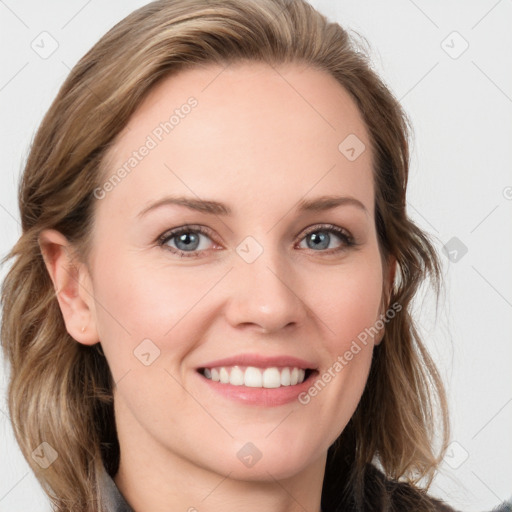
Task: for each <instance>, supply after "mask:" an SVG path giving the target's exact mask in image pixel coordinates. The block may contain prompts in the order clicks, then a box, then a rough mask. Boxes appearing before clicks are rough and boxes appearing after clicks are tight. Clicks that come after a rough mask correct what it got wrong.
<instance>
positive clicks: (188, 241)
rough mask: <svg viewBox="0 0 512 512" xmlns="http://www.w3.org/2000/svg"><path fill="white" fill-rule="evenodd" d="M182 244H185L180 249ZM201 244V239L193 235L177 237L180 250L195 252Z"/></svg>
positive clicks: (177, 245)
mask: <svg viewBox="0 0 512 512" xmlns="http://www.w3.org/2000/svg"><path fill="white" fill-rule="evenodd" d="M180 244H184V245H183V246H181V247H180ZM198 244H199V237H198V236H197V235H196V234H193V233H182V234H181V235H178V236H177V237H176V247H178V249H180V250H195V249H196V248H197V246H198Z"/></svg>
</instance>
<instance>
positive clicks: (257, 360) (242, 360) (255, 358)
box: [199, 354, 316, 370]
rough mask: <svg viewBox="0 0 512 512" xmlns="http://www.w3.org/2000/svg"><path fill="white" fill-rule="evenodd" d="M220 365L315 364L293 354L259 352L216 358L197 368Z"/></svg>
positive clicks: (292, 366)
mask: <svg viewBox="0 0 512 512" xmlns="http://www.w3.org/2000/svg"><path fill="white" fill-rule="evenodd" d="M221 366H255V367H259V368H271V367H282V368H284V367H287V366H288V367H291V368H295V367H296V368H302V369H304V370H308V369H309V370H314V369H316V366H315V364H314V363H312V362H310V361H306V360H305V359H300V358H298V357H293V356H286V355H282V356H262V355H259V354H239V355H236V356H231V357H226V358H224V359H216V360H215V361H210V362H208V363H205V364H203V365H201V366H200V367H199V368H219V367H221Z"/></svg>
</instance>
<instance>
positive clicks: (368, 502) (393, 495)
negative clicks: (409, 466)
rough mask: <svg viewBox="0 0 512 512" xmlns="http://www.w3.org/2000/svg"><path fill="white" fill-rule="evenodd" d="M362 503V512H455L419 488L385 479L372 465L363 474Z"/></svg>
mask: <svg viewBox="0 0 512 512" xmlns="http://www.w3.org/2000/svg"><path fill="white" fill-rule="evenodd" d="M364 501H365V505H364V506H363V508H362V510H367V509H368V510H375V511H377V510H379V511H380V510H382V511H384V510H385V511H387V512H395V511H396V512H399V511H400V512H402V511H405V510H414V511H417V512H420V511H421V512H457V511H456V510H455V509H454V508H452V507H450V506H449V505H447V504H446V503H444V502H443V501H441V500H439V499H436V498H433V497H432V496H429V495H428V494H427V493H426V491H425V490H423V489H421V488H418V487H416V486H414V485H412V484H410V483H408V482H402V481H397V480H393V479H390V478H387V477H386V476H385V475H384V474H383V473H382V472H381V471H380V470H379V469H377V468H376V467H375V466H373V465H369V466H368V467H367V470H366V472H365V479H364Z"/></svg>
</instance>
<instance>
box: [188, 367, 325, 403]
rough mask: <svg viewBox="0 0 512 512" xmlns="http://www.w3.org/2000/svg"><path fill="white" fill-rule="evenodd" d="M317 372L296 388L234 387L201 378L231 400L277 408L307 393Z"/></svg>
mask: <svg viewBox="0 0 512 512" xmlns="http://www.w3.org/2000/svg"><path fill="white" fill-rule="evenodd" d="M316 373H317V372H313V373H312V374H311V375H310V376H309V377H308V378H307V379H306V380H305V381H304V382H302V383H301V384H296V385H295V386H281V387H279V388H250V387H246V386H233V385H232V384H222V383H220V382H216V381H213V380H211V379H207V378H206V377H204V376H203V375H201V374H200V373H199V372H197V375H198V376H199V378H200V379H201V380H202V381H203V382H204V383H205V384H207V385H208V386H210V389H212V390H213V391H216V392H217V393H219V394H220V395H223V396H225V397H226V398H230V399H231V400H234V401H237V402H240V403H244V404H248V405H261V406H264V407H276V406H279V405H284V404H288V403H290V402H293V401H295V400H297V397H298V396H299V395H300V394H301V393H303V392H304V391H306V390H307V389H308V388H309V387H310V386H311V382H312V379H313V378H314V376H315V374H316Z"/></svg>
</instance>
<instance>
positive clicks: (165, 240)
mask: <svg viewBox="0 0 512 512" xmlns="http://www.w3.org/2000/svg"><path fill="white" fill-rule="evenodd" d="M205 238H206V239H208V240H210V241H211V239H210V237H209V235H208V232H207V230H206V229H204V228H202V227H194V228H192V227H187V226H184V227H181V228H178V229H175V230H172V231H168V232H167V233H164V234H163V235H162V237H160V239H159V245H161V246H163V247H166V248H167V249H169V250H170V251H171V252H175V253H177V254H179V255H180V256H184V257H189V256H199V253H200V251H204V250H207V249H208V242H205V241H204V240H202V239H205ZM205 245H206V247H205Z"/></svg>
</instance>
